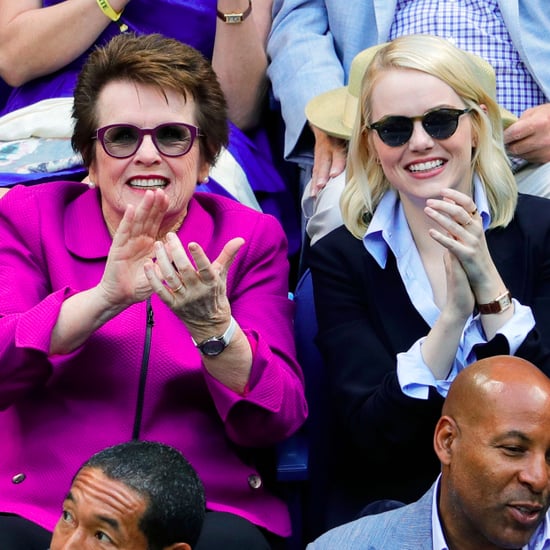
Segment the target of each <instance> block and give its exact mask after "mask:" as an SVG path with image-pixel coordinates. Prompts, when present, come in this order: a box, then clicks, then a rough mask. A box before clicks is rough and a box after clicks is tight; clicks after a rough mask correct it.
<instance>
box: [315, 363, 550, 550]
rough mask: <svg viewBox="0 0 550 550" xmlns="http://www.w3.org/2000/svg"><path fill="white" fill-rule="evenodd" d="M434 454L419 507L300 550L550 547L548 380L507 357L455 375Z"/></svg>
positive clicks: (362, 522)
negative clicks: (433, 472)
mask: <svg viewBox="0 0 550 550" xmlns="http://www.w3.org/2000/svg"><path fill="white" fill-rule="evenodd" d="M434 449H435V452H436V454H437V456H438V457H439V460H440V462H441V475H440V477H439V478H438V479H437V481H436V482H435V483H434V485H433V486H432V487H431V489H430V490H429V491H428V492H427V493H426V494H425V495H424V496H423V497H422V498H421V499H420V500H418V501H417V502H415V503H413V504H409V505H408V506H404V507H402V508H399V509H397V510H392V511H390V512H385V513H383V514H379V515H374V516H367V517H364V518H361V519H359V520H356V521H354V522H352V523H348V524H346V525H343V526H340V527H337V528H335V529H332V530H331V531H329V532H328V533H326V534H325V535H323V536H322V537H320V538H319V539H317V540H316V541H315V542H313V543H312V544H310V545H309V546H308V550H320V549H324V548H327V549H328V548H330V549H334V548H338V549H342V550H346V549H357V550H359V549H361V550H365V549H368V550H394V549H396V548H399V550H495V549H527V550H546V549H549V548H550V522H549V520H550V518H549V517H548V514H547V511H548V507H549V505H550V379H549V378H548V377H547V376H546V375H545V374H543V373H542V372H541V371H540V370H539V369H538V368H536V367H535V366H534V365H532V364H531V363H529V362H528V361H525V360H523V359H520V358H518V357H513V356H508V355H506V356H495V357H490V358H487V359H483V360H481V361H478V362H477V363H474V364H472V365H471V366H469V367H468V368H467V369H464V370H463V371H461V373H460V374H459V375H458V376H457V377H456V379H455V380H454V382H453V383H452V385H451V389H450V391H449V394H448V395H447V399H446V401H445V404H444V406H443V411H442V416H441V418H440V419H439V422H438V423H437V426H436V428H435V434H434ZM410 458H411V457H403V460H409V459H410Z"/></svg>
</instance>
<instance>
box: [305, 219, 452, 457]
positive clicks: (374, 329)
mask: <svg viewBox="0 0 550 550" xmlns="http://www.w3.org/2000/svg"><path fill="white" fill-rule="evenodd" d="M370 260H372V259H371V258H370V256H368V254H367V253H366V251H365V249H364V247H363V245H362V243H361V241H359V240H358V239H355V238H354V237H353V236H352V235H351V234H350V233H349V232H348V231H347V230H346V229H345V228H344V227H341V228H339V229H336V230H335V231H333V232H332V233H330V234H329V235H327V236H326V237H324V238H323V239H321V240H320V241H319V242H318V243H317V244H316V245H315V246H313V247H312V250H311V256H310V265H311V271H312V276H313V284H314V297H315V305H316V311H317V318H318V324H319V333H318V337H317V344H318V346H319V348H320V350H321V353H322V355H323V357H324V360H325V363H326V367H327V370H328V376H329V381H330V387H331V390H332V400H331V405H332V409H333V412H334V416H335V417H336V419H337V422H338V424H339V425H341V427H342V429H343V431H344V434H347V435H348V437H350V438H351V439H352V441H353V443H354V444H355V445H356V446H357V447H358V448H359V449H362V450H363V451H366V452H367V454H368V456H369V459H370V460H379V461H381V462H383V461H384V460H385V459H386V458H387V456H388V453H391V455H395V454H396V453H397V454H399V452H400V451H402V452H406V451H410V450H411V448H414V447H411V446H414V445H427V448H431V437H432V433H431V430H432V428H433V426H434V424H435V422H436V421H437V418H438V417H439V414H440V411H441V405H442V402H443V399H442V398H441V397H440V396H439V395H438V394H437V392H435V390H434V391H432V390H430V396H429V399H427V400H420V399H414V398H411V397H408V396H406V395H405V394H404V393H403V392H402V391H401V388H400V386H399V383H398V379H397V372H396V368H397V359H396V355H397V353H399V352H400V351H405V350H407V349H408V348H409V347H410V346H411V345H412V343H413V342H415V341H416V340H417V339H418V338H420V337H422V336H425V335H426V334H427V333H428V331H429V327H428V325H427V324H426V323H425V322H424V320H423V319H422V318H421V317H420V316H419V314H418V313H417V312H416V310H415V309H414V307H413V306H412V304H411V303H410V300H409V299H408V296H407V294H406V291H405V289H404V287H403V284H402V282H401V279H400V278H399V274H398V273H397V270H396V269H392V268H391V266H389V267H387V268H386V269H384V270H382V269H380V268H379V267H378V266H377V265H375V264H374V261H370Z"/></svg>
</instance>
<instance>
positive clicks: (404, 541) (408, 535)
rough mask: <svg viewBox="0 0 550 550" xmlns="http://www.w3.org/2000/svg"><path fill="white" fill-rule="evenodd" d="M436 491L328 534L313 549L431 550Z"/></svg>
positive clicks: (310, 549)
mask: <svg viewBox="0 0 550 550" xmlns="http://www.w3.org/2000/svg"><path fill="white" fill-rule="evenodd" d="M432 495H433V488H432V489H430V491H428V492H427V493H426V494H425V495H424V496H423V497H422V498H421V499H420V500H419V501H417V502H414V503H413V504H409V505H407V506H403V507H402V508H398V509H396V510H391V511H389V512H384V513H382V514H377V515H372V516H366V517H364V518H361V519H358V520H355V521H353V522H351V523H348V524H346V525H342V526H340V527H336V528H335V529H332V530H331V531H329V532H328V533H325V534H324V535H323V536H321V537H320V538H319V539H317V540H316V541H315V542H314V543H312V544H311V545H310V547H309V550H321V549H324V548H327V549H328V548H346V549H347V550H366V549H368V550H386V549H387V548H400V549H401V550H413V549H414V550H420V549H424V548H430V546H431V541H432V535H431V500H432Z"/></svg>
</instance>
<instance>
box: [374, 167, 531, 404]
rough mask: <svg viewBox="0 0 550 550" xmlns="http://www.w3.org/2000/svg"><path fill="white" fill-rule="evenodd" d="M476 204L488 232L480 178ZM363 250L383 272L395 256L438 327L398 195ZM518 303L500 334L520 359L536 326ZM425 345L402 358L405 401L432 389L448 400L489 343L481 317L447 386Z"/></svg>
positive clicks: (388, 199)
mask: <svg viewBox="0 0 550 550" xmlns="http://www.w3.org/2000/svg"><path fill="white" fill-rule="evenodd" d="M474 200H475V203H476V206H477V209H478V212H479V213H480V215H481V218H482V221H483V227H484V229H485V230H486V229H487V227H489V225H490V223H491V215H490V213H489V205H488V202H487V196H486V194H485V190H484V188H483V185H482V184H481V182H480V181H479V179H478V178H477V176H476V177H475V178H474ZM363 244H364V246H365V248H366V249H367V251H368V252H369V253H370V254H371V256H372V257H373V258H374V259H375V260H376V262H377V263H378V265H380V267H381V268H384V267H385V266H386V262H387V258H388V254H389V253H390V252H391V253H393V255H394V256H395V258H396V261H397V268H398V270H399V274H400V275H401V279H402V280H403V283H404V285H405V288H406V290H407V293H408V295H409V298H410V300H411V302H412V304H413V305H414V307H415V308H416V310H417V311H418V313H419V314H420V315H421V316H422V318H423V319H424V320H425V321H426V323H428V325H429V326H430V327H433V325H434V324H435V322H436V320H437V318H438V317H439V315H440V313H441V311H440V310H439V308H438V307H437V305H436V304H435V302H434V298H433V293H432V289H431V285H430V281H429V279H428V276H427V274H426V271H425V269H424V265H423V264H422V260H421V259H420V255H419V253H418V249H417V248H416V244H415V242H414V240H413V237H412V234H411V232H410V229H409V225H408V223H407V219H406V217H405V212H404V210H403V205H402V204H401V201H400V200H399V197H398V195H397V193H396V192H395V191H393V190H390V191H388V192H387V193H386V194H385V195H384V196H383V197H382V200H381V201H380V203H379V204H378V206H377V208H376V211H375V213H374V216H373V218H372V221H371V223H370V225H369V227H368V230H367V232H366V234H365V236H364V237H363ZM513 302H514V315H513V317H512V318H511V319H510V320H508V322H506V323H505V324H504V325H503V326H502V327H501V328H500V330H499V331H498V333H499V334H502V335H503V336H504V337H505V338H506V340H507V341H508V344H509V346H510V354H511V355H514V354H515V352H516V351H517V349H518V348H519V346H520V345H521V344H522V342H523V341H524V340H525V337H526V336H527V334H528V333H529V331H530V330H531V329H532V328H533V327H534V326H535V319H534V317H533V313H532V311H531V308H530V307H528V306H524V305H521V304H520V303H519V302H518V301H517V300H515V299H514V300H513ZM424 339H425V338H421V339H419V340H417V341H416V342H415V343H414V344H413V345H412V346H411V348H410V349H409V350H408V351H406V352H403V353H399V354H398V355H397V377H398V379H399V384H400V386H401V389H402V391H403V392H404V393H405V394H406V395H409V396H410V397H415V398H417V399H427V398H428V394H429V388H430V386H432V387H435V388H436V389H437V391H438V392H439V393H440V394H441V395H442V396H443V397H445V396H446V395H447V392H448V391H449V387H450V385H451V382H452V381H453V380H454V378H455V376H456V375H457V374H458V373H459V372H460V371H461V370H462V369H463V368H465V367H467V366H468V365H470V364H471V363H473V362H475V361H476V360H477V358H476V356H475V352H474V351H473V348H474V346H475V345H477V344H481V343H486V342H487V338H486V336H485V332H484V330H483V326H482V324H481V319H480V315H479V314H477V315H475V316H473V315H471V316H470V318H469V319H468V320H467V322H466V325H465V327H464V331H463V333H462V337H461V339H460V343H459V346H458V350H457V353H456V357H455V360H454V362H453V365H452V367H451V370H450V372H449V375H448V376H447V378H446V379H445V380H437V379H436V378H435V377H434V375H433V373H432V371H431V370H430V369H429V367H428V366H427V365H426V363H425V362H424V359H423V357H422V344H423V342H424Z"/></svg>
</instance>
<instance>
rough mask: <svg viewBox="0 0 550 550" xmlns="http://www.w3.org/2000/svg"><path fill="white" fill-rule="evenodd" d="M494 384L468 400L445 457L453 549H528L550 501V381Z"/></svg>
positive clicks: (446, 519) (444, 508) (446, 518)
mask: <svg viewBox="0 0 550 550" xmlns="http://www.w3.org/2000/svg"><path fill="white" fill-rule="evenodd" d="M491 385H492V388H490V392H488V393H486V394H485V395H484V396H483V398H482V399H473V398H472V399H471V403H470V402H469V403H468V405H467V406H468V407H469V409H471V411H470V413H469V414H468V417H467V418H462V419H461V420H458V421H457V426H458V428H457V429H456V432H455V434H454V436H453V437H451V438H450V439H449V441H451V442H450V445H449V449H450V451H449V458H448V459H447V458H445V456H443V459H442V462H443V463H444V466H443V472H444V473H443V476H444V477H443V479H442V492H441V501H440V515H441V517H442V520H443V524H444V526H445V527H446V529H445V532H446V537H447V539H448V542H449V543H451V544H450V546H451V547H457V548H484V549H493V548H495V549H496V548H522V547H523V546H524V545H525V544H526V543H527V541H529V539H530V538H531V537H532V535H533V533H534V532H535V530H536V528H537V527H538V525H539V524H540V523H541V522H542V521H543V519H544V516H545V513H546V511H547V509H548V506H549V503H550V430H549V429H548V427H549V426H550V393H549V392H548V383H547V382H545V383H544V386H540V385H539V386H535V385H534V384H533V383H532V381H531V380H526V381H525V383H523V382H520V383H516V384H515V385H514V386H511V385H508V384H507V383H506V382H500V381H498V382H493V383H491ZM470 397H471V396H470ZM477 397H479V396H477ZM469 401H470V400H469ZM474 401H477V402H478V404H477V405H476V404H475V403H474ZM436 437H437V430H436ZM440 458H442V455H441V454H440ZM466 543H467V544H466ZM455 545H456V546H455Z"/></svg>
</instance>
